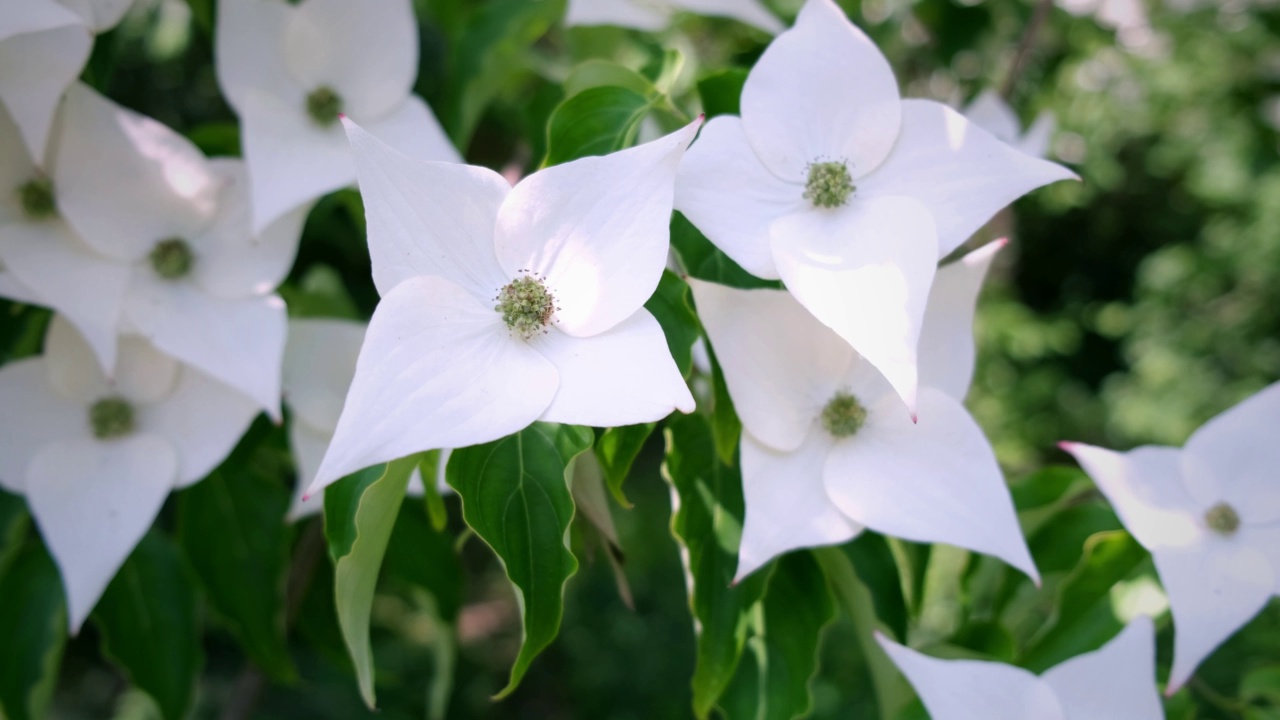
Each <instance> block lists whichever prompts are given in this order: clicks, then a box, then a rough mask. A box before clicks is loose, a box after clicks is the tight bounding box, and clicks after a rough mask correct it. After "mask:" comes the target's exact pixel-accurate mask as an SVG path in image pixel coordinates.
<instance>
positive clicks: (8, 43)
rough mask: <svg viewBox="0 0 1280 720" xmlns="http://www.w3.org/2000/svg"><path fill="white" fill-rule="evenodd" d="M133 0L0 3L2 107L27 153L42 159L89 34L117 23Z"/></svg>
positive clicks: (86, 48) (88, 46)
mask: <svg viewBox="0 0 1280 720" xmlns="http://www.w3.org/2000/svg"><path fill="white" fill-rule="evenodd" d="M132 4H133V0H0V104H2V105H4V106H6V107H7V108H8V109H9V113H10V114H11V115H12V117H13V119H14V121H15V122H16V123H17V125H18V130H19V132H20V133H21V134H22V140H23V142H24V143H25V144H26V146H27V153H28V154H29V155H30V156H31V157H33V158H42V157H44V153H45V146H46V144H47V141H48V138H49V128H50V126H51V125H52V124H53V116H54V112H55V111H56V110H57V108H58V101H59V100H61V99H62V93H63V92H64V91H65V90H66V89H67V86H68V85H70V84H71V83H72V81H74V80H75V79H76V77H78V76H79V75H80V71H81V70H83V69H84V64H85V63H86V62H87V61H88V60H89V52H90V50H92V49H93V36H94V34H95V33H100V32H103V31H105V30H107V29H109V28H111V27H112V26H113V25H115V24H116V23H118V22H120V18H122V17H123V16H124V13H125V11H126V10H128V9H129V6H130V5H132Z"/></svg>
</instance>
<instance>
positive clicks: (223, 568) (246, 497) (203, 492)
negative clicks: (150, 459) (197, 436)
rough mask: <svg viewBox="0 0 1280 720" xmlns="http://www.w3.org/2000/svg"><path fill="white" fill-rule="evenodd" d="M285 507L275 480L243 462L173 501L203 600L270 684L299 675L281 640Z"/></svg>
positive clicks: (285, 569)
mask: <svg viewBox="0 0 1280 720" xmlns="http://www.w3.org/2000/svg"><path fill="white" fill-rule="evenodd" d="M288 507H289V493H288V491H287V490H285V488H284V487H283V486H282V485H281V484H280V483H278V482H276V481H274V480H271V479H269V478H264V477H262V476H261V475H259V474H257V473H254V472H252V471H251V470H250V469H249V468H246V467H244V466H238V467H234V468H224V469H222V470H218V471H215V472H214V473H213V474H212V475H211V476H209V477H208V478H206V479H205V480H204V481H202V482H199V483H196V484H195V485H193V486H192V487H191V488H190V489H188V490H185V491H183V493H182V494H181V495H180V496H179V498H178V543H179V545H181V547H182V549H183V552H184V553H185V555H186V557H187V560H188V562H190V563H191V566H192V568H194V569H195V571H196V576H197V577H198V578H199V579H200V583H201V585H202V586H203V587H204V591H205V595H206V596H207V597H208V598H209V603H210V604H211V605H212V606H213V609H214V610H215V611H217V613H218V615H219V616H220V617H222V618H223V619H224V620H225V621H226V623H227V625H228V627H230V629H231V631H232V633H233V634H234V635H235V636H236V639H237V640H239V641H240V644H241V645H242V646H243V647H244V649H245V652H246V653H247V654H248V655H249V657H250V658H252V659H253V661H254V663H256V664H257V665H258V667H260V668H261V669H262V670H263V671H265V672H266V674H267V675H269V676H271V678H272V679H274V680H276V681H288V680H291V679H293V678H294V677H295V676H296V674H297V671H296V670H295V669H294V666H293V659H292V658H291V657H290V656H289V646H288V643H287V642H286V640H285V620H284V614H285V579H286V577H287V575H288V568H289V540H290V532H289V527H288V526H287V525H286V524H285V523H284V520H283V518H284V514H285V511H286V510H287V509H288Z"/></svg>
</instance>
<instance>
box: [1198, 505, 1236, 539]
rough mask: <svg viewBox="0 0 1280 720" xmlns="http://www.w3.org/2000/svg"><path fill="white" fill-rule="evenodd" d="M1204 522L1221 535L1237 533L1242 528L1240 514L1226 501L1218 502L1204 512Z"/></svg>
mask: <svg viewBox="0 0 1280 720" xmlns="http://www.w3.org/2000/svg"><path fill="white" fill-rule="evenodd" d="M1204 523H1205V524H1206V525H1208V526H1209V529H1210V530H1212V531H1214V532H1216V533H1218V534H1219V535H1228V536H1230V535H1235V533H1236V530H1239V529H1240V516H1239V515H1238V514H1237V513H1236V509H1235V508H1233V507H1231V506H1230V505H1228V504H1226V503H1218V504H1217V505H1214V506H1213V507H1211V508H1209V510H1208V512H1206V513H1205V514H1204Z"/></svg>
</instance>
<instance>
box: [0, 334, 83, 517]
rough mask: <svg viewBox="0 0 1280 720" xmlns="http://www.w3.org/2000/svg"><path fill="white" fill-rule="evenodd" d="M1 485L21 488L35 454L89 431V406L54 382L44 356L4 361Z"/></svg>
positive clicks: (0, 404)
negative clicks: (66, 394)
mask: <svg viewBox="0 0 1280 720" xmlns="http://www.w3.org/2000/svg"><path fill="white" fill-rule="evenodd" d="M0 407H3V408H22V412H21V413H16V412H3V413H0V487H3V488H4V489H6V490H8V491H10V492H15V493H20V492H22V491H23V488H24V487H25V485H26V479H27V468H28V467H29V466H30V464H31V459H32V458H33V457H34V456H35V454H36V452H38V451H39V450H40V449H41V448H43V447H44V446H46V445H48V444H50V443H52V442H54V441H55V440H63V439H68V438H76V437H82V438H87V437H89V411H88V408H86V407H85V406H84V405H83V404H81V403H78V402H75V401H73V400H70V399H68V398H65V397H63V396H62V395H59V394H58V393H57V392H56V391H55V390H54V389H53V387H52V386H51V385H50V384H49V374H48V368H47V367H45V361H44V360H43V359H41V358H28V359H26V360H15V361H14V362H11V363H8V364H6V365H4V366H3V367H0Z"/></svg>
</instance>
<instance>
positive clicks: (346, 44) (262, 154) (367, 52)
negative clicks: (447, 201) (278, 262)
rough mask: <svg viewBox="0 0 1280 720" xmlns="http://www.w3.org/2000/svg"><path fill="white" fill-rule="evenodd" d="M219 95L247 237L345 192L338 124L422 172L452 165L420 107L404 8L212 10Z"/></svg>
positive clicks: (363, 4)
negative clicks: (425, 163) (248, 217)
mask: <svg viewBox="0 0 1280 720" xmlns="http://www.w3.org/2000/svg"><path fill="white" fill-rule="evenodd" d="M216 61H217V72H218V83H219V85H221V87H222V91H223V94H225V95H226V97H227V100H228V101H229V102H230V103H231V106H232V107H233V108H235V110H236V113H237V114H239V116H240V131H241V137H242V142H243V149H244V158H245V161H246V162H247V163H248V165H249V182H250V185H251V187H252V194H253V229H254V230H255V231H258V230H261V229H263V228H265V227H267V226H268V225H270V224H271V223H272V222H273V221H274V220H275V219H276V218H278V217H280V216H281V215H284V214H285V213H287V212H289V211H291V210H293V209H295V208H297V207H299V206H302V205H305V204H307V203H309V202H310V201H312V200H314V199H316V198H318V197H320V196H321V195H324V194H325V193H328V192H331V191H333V190H337V189H339V188H343V187H347V186H349V185H351V184H352V183H354V182H355V179H356V169H355V165H354V164H353V162H352V157H351V148H350V146H349V145H348V144H347V139H346V137H345V136H344V135H343V132H342V126H341V125H340V124H339V123H338V117H339V115H343V114H345V115H346V116H347V117H350V118H352V119H353V120H355V121H356V122H359V123H360V124H361V125H363V126H364V127H366V128H367V129H368V130H369V131H370V132H371V133H373V134H375V135H377V136H379V137H381V138H383V139H385V140H386V141H387V142H390V143H391V144H393V145H395V146H396V147H398V148H400V149H401V150H402V151H403V152H405V153H407V154H409V155H411V156H413V157H415V158H418V159H421V160H449V161H454V162H457V161H459V160H461V157H460V156H459V155H458V151H457V150H455V149H454V147H453V145H452V144H451V143H450V141H449V138H448V137H447V136H446V135H445V134H444V130H442V129H441V127H440V123H439V122H437V121H436V118H435V116H434V115H432V114H431V109H430V108H428V107H427V105H426V103H424V102H422V100H421V99H419V98H418V97H416V96H415V95H413V94H412V93H411V92H410V91H411V90H412V88H413V83H414V80H415V78H416V77H417V75H418V24H417V20H416V19H415V18H414V14H413V4H412V0H360V2H351V0H301V2H297V3H289V2H286V1H285V0H221V1H220V2H219V3H218V32H217V48H216Z"/></svg>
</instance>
